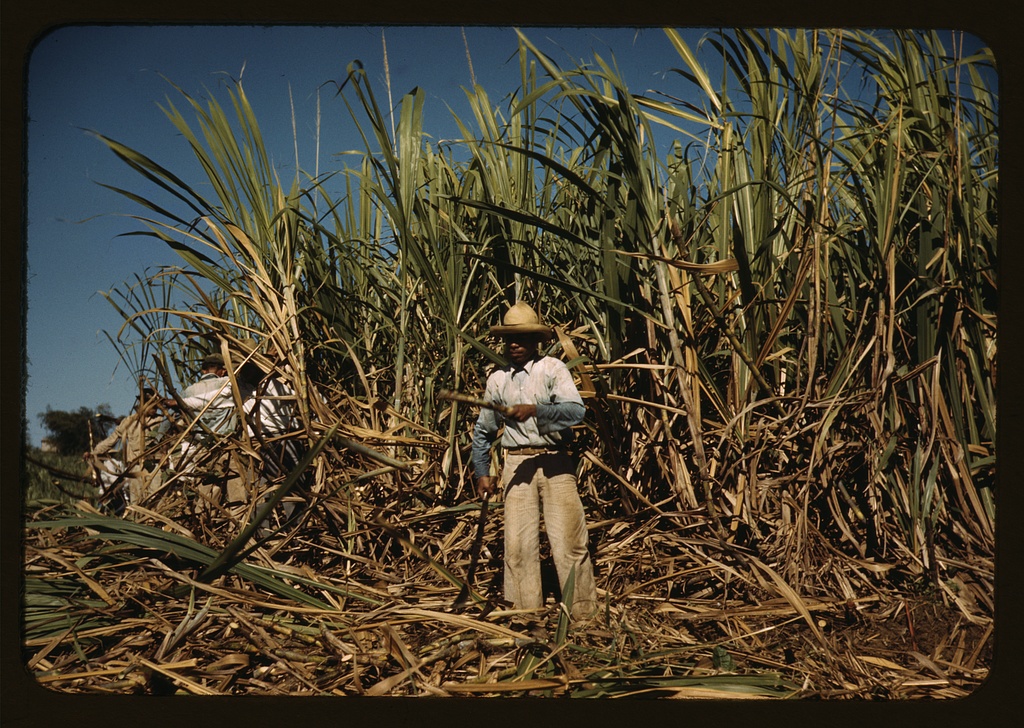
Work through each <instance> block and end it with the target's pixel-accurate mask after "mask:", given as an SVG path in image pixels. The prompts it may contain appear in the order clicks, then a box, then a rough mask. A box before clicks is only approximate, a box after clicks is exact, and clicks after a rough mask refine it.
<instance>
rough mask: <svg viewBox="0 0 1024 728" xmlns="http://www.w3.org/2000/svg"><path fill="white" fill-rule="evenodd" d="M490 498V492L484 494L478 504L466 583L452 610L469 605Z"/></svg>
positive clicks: (463, 584)
mask: <svg viewBox="0 0 1024 728" xmlns="http://www.w3.org/2000/svg"><path fill="white" fill-rule="evenodd" d="M490 498H491V494H490V492H485V493H484V498H483V501H482V502H481V503H480V519H479V520H478V521H477V523H476V538H475V539H474V540H473V551H472V553H471V554H470V557H469V571H468V572H466V581H464V582H463V583H462V589H461V590H460V591H459V596H457V597H456V598H455V601H454V602H453V603H452V608H453V609H459V608H462V607H464V606H466V605H467V604H468V603H469V590H470V587H471V586H472V584H473V574H475V573H476V564H477V562H478V561H479V560H480V547H481V546H482V545H483V542H484V525H485V524H486V523H487V502H488V501H489V500H490Z"/></svg>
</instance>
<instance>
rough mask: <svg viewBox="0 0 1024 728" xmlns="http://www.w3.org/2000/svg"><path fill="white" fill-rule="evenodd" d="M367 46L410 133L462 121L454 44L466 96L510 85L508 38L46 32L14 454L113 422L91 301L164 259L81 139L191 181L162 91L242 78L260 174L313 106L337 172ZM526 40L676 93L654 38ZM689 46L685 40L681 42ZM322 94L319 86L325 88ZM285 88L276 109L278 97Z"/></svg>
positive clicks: (127, 379)
mask: <svg viewBox="0 0 1024 728" xmlns="http://www.w3.org/2000/svg"><path fill="white" fill-rule="evenodd" d="M382 31H383V41H384V42H386V44H387V52H388V70H389V73H390V79H391V89H392V100H393V101H394V103H395V104H397V103H398V102H399V99H400V98H401V96H402V94H404V93H405V92H407V91H409V90H411V89H412V88H413V87H415V86H419V87H421V88H423V90H424V92H425V94H426V109H425V124H424V127H425V130H426V131H427V133H428V134H431V135H433V136H434V138H435V139H436V138H444V137H446V136H447V137H452V136H456V131H455V129H456V128H455V126H454V124H453V123H452V122H451V112H450V111H449V110H448V106H451V107H452V110H453V111H454V113H455V114H457V115H459V116H460V117H468V116H469V112H468V106H467V105H466V103H465V94H464V92H463V90H462V89H463V87H467V86H469V84H470V69H469V64H468V62H467V57H466V46H467V44H468V48H469V53H470V56H471V58H472V68H473V73H474V75H475V78H476V81H477V83H479V84H480V85H482V86H483V87H484V88H485V89H487V91H488V94H489V95H490V98H491V101H492V103H495V104H497V103H499V102H500V101H501V100H502V99H503V98H504V97H505V96H506V95H507V94H509V93H511V92H512V91H513V90H514V89H515V88H516V86H517V85H518V77H519V70H518V63H517V61H516V59H515V53H516V48H517V38H516V34H515V32H514V30H513V29H512V28H511V27H501V28H498V27H472V26H470V27H466V28H465V29H464V32H465V38H466V40H465V42H464V41H463V35H462V34H463V29H462V28H459V27H455V26H448V27H445V26H411V27H397V26H391V27H386V28H382V27H381V26H348V27H325V26H276V27H265V26H139V25H136V26H116V25H115V26H101V25H80V26H69V27H64V28H59V29H57V30H55V31H53V32H51V33H49V34H48V35H46V36H44V37H43V38H42V39H41V40H40V41H39V43H38V44H37V45H36V47H35V48H34V49H33V52H32V54H31V56H30V59H29V64H28V84H27V88H28V98H27V104H28V119H29V121H28V126H27V141H28V169H29V175H28V204H27V220H28V223H27V236H28V239H27V255H28V280H27V292H28V316H27V323H26V335H27V356H28V382H27V389H26V399H25V406H26V417H27V420H28V427H29V442H30V443H31V444H38V443H39V440H40V438H41V437H42V436H43V434H44V432H43V430H42V429H41V427H40V426H39V420H38V414H39V413H41V412H43V411H44V410H45V409H46V408H47V406H49V407H51V408H53V409H57V410H77V409H78V408H79V407H89V408H93V407H96V406H97V405H100V404H108V405H109V406H110V407H111V409H112V410H113V411H114V413H115V414H125V413H127V411H128V410H129V408H130V406H131V403H132V399H133V397H134V391H135V385H134V382H133V381H132V377H131V373H130V372H129V371H128V370H127V369H126V368H125V367H124V366H123V365H121V366H119V365H118V360H117V354H116V352H115V350H114V348H113V346H112V345H111V344H110V343H109V341H108V340H107V339H106V337H105V336H104V335H103V332H104V331H106V332H109V333H110V334H111V335H116V333H117V331H118V329H119V328H120V326H121V323H122V319H121V318H120V316H119V315H118V314H117V312H116V311H115V310H114V308H113V307H112V306H111V305H110V304H109V303H108V302H107V300H106V299H105V298H103V296H101V295H100V294H99V293H98V291H109V290H111V289H112V288H115V287H120V286H122V285H123V284H124V283H125V281H128V280H130V279H133V278H134V276H135V275H137V274H139V275H141V274H142V273H144V271H145V270H146V269H147V268H155V267H158V266H160V265H173V264H177V263H179V259H178V258H177V257H176V255H175V254H174V253H173V252H171V251H170V250H169V249H167V248H166V247H164V246H163V245H162V244H160V243H158V242H157V241H155V240H151V239H148V238H139V237H118V236H119V235H123V234H124V233H127V232H130V231H134V230H138V229H140V226H139V224H138V223H136V222H134V221H133V220H131V219H129V218H127V217H126V215H129V214H133V213H136V214H137V213H139V212H141V210H140V209H139V208H137V207H135V206H133V205H132V204H131V203H130V202H129V201H127V200H125V199H124V198H122V197H121V196H119V195H118V194H116V193H114V192H112V191H110V190H107V189H105V188H103V187H102V186H100V184H99V183H104V184H109V185H113V186H115V187H124V188H128V189H130V190H139V189H140V184H141V178H140V177H139V176H138V175H137V173H135V172H132V171H131V170H129V169H128V168H127V167H126V166H125V165H124V164H123V163H121V162H120V161H119V160H117V159H116V158H115V157H114V155H113V154H112V153H111V152H110V151H108V150H107V148H106V147H105V146H104V145H103V144H102V143H101V142H100V141H99V140H97V139H96V138H95V137H93V136H92V135H90V134H89V133H88V132H87V131H86V130H93V131H96V132H99V133H101V134H104V135H105V136H108V137H112V138H114V139H116V140H117V141H119V142H122V143H124V144H126V145H127V146H129V147H131V148H133V149H136V150H138V151H140V152H142V153H144V154H147V155H148V156H150V157H152V158H153V159H154V160H155V161H157V162H158V163H160V164H162V165H163V166H164V167H166V168H168V169H170V170H172V171H174V172H175V173H177V174H178V175H179V176H181V177H182V178H183V179H185V180H186V181H188V182H191V183H195V182H198V181H200V180H201V179H202V177H201V173H200V172H199V170H198V167H197V165H196V163H195V161H194V158H193V157H192V155H191V153H190V152H189V150H188V147H187V144H186V143H185V141H184V140H183V139H182V138H181V137H180V136H179V135H178V134H177V131H176V130H175V129H174V127H173V126H172V125H171V123H170V121H169V120H168V119H167V118H166V117H165V116H164V114H163V112H162V111H161V110H160V109H159V108H158V106H157V104H165V103H166V101H167V99H170V100H172V101H173V102H174V103H175V105H176V106H178V108H179V109H181V110H182V111H183V113H184V114H185V116H186V118H192V117H191V116H190V114H189V112H188V111H187V110H186V109H184V107H183V105H182V103H181V102H182V98H181V96H180V94H179V92H178V91H176V90H175V89H174V88H173V87H172V86H171V85H170V83H169V82H173V83H174V84H176V85H177V86H180V87H181V88H182V89H183V90H184V91H186V92H187V93H189V94H190V95H192V96H193V97H195V98H197V99H203V98H207V97H208V96H209V94H210V93H211V92H212V93H213V95H214V96H215V97H216V98H217V99H218V100H219V101H221V102H222V103H227V97H226V95H225V93H224V86H223V84H224V81H225V80H226V79H228V78H238V77H239V76H240V77H241V78H242V81H243V85H244V88H245V91H246V94H247V95H248V96H249V98H250V101H251V103H252V105H253V107H254V109H255V113H256V115H257V119H258V121H259V123H260V126H261V129H262V132H263V134H264V137H265V140H266V142H267V146H268V149H269V150H270V153H271V154H272V155H273V156H274V160H275V165H276V166H277V168H278V169H279V170H280V171H281V173H282V175H283V176H284V177H285V178H287V177H288V176H290V175H291V174H292V173H293V172H294V166H295V163H294V137H293V133H292V121H291V104H292V103H294V106H295V116H296V123H297V136H298V141H299V155H300V164H301V165H302V166H303V167H305V168H306V169H307V170H311V169H312V167H313V164H314V161H315V156H316V154H315V149H316V148H315V144H314V140H315V138H316V128H315V124H316V103H317V94H318V89H319V90H320V91H319V93H320V103H321V129H320V154H319V156H320V159H319V164H320V171H321V172H323V171H325V170H327V169H330V168H332V165H333V166H334V168H339V167H340V164H341V163H340V162H339V161H338V160H337V157H336V156H335V155H336V154H337V153H338V152H341V151H344V150H349V149H359V148H360V140H359V138H358V137H357V136H356V135H355V133H354V131H355V130H354V125H353V122H352V121H351V119H350V118H348V116H347V112H346V110H345V108H344V106H343V104H342V103H341V101H340V100H339V99H337V98H335V97H334V96H333V86H331V85H330V83H329V82H331V81H340V80H341V79H343V78H344V75H345V69H346V67H347V65H348V64H349V63H350V62H351V61H353V60H356V59H358V60H360V61H361V62H362V63H363V64H364V67H365V68H366V70H367V72H368V74H369V76H370V78H371V80H372V82H373V83H374V90H375V93H376V94H377V96H378V100H380V101H381V103H384V102H385V101H386V98H387V96H386V86H385V77H384V63H383V42H382ZM524 32H525V33H526V35H527V36H528V37H529V38H530V40H531V41H532V42H533V43H535V44H536V45H537V46H538V47H539V48H540V49H541V50H542V51H544V52H546V53H548V54H549V55H550V56H551V57H552V58H554V59H555V60H556V61H557V62H559V63H560V64H561V65H563V67H566V66H571V65H573V63H572V60H573V59H576V60H579V59H584V60H586V61H588V62H589V61H591V60H592V58H593V55H594V53H597V54H599V55H601V56H602V57H603V58H605V59H606V60H608V59H610V57H611V56H614V58H615V60H616V62H617V63H618V64H619V66H620V68H621V69H622V70H623V73H624V75H625V78H626V81H627V84H628V85H629V88H630V89H631V90H634V91H642V90H644V89H648V88H652V87H655V88H658V89H659V90H663V91H668V92H673V91H674V92H675V93H677V94H682V93H683V89H684V87H685V85H684V83H683V82H682V81H681V80H679V79H678V78H676V77H674V76H672V74H669V75H668V76H666V71H668V69H670V68H671V67H673V66H677V65H679V62H678V56H677V55H676V53H675V51H674V50H673V49H672V47H671V45H670V43H669V41H668V39H667V38H666V37H665V35H664V33H663V32H662V31H660V30H658V29H644V30H642V31H638V30H636V29H631V28H587V29H579V28H576V29H574V28H533V29H530V28H527V29H524ZM700 34H701V33H700V32H699V31H692V32H689V33H687V38H688V40H692V41H694V42H695V41H696V39H697V38H698V37H699V35H700ZM325 84H328V85H326V86H325ZM289 90H290V94H291V96H290V97H289Z"/></svg>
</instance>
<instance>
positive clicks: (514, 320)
mask: <svg viewBox="0 0 1024 728" xmlns="http://www.w3.org/2000/svg"><path fill="white" fill-rule="evenodd" d="M552 333H553V332H552V330H551V327H550V326H547V325H545V324H543V323H541V320H540V316H538V315H537V312H536V311H534V310H533V309H532V308H530V306H529V305H527V304H525V303H523V302H522V301H520V302H519V303H517V304H516V305H515V306H512V307H511V308H510V309H509V310H508V311H506V312H505V318H503V319H502V320H501V326H492V327H491V335H492V336H513V335H515V334H538V335H540V336H541V338H544V339H550V338H551V336H552Z"/></svg>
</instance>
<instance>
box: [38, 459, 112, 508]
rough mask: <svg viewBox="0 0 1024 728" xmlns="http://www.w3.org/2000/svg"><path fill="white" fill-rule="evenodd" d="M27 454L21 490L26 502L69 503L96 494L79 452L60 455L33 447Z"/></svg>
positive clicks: (93, 483)
mask: <svg viewBox="0 0 1024 728" xmlns="http://www.w3.org/2000/svg"><path fill="white" fill-rule="evenodd" d="M27 455H28V456H27V458H26V461H25V472H24V484H23V489H22V492H23V493H24V499H25V500H24V502H25V504H26V505H29V506H32V505H33V504H35V503H40V502H47V501H50V502H52V501H57V502H60V503H73V502H74V501H77V500H80V499H82V498H84V499H86V500H91V499H94V498H95V497H96V495H97V492H96V486H95V482H94V481H93V479H92V477H91V474H90V473H89V466H88V465H87V464H86V463H85V462H84V461H83V460H82V457H81V455H77V456H76V455H61V454H60V453H55V452H43V451H42V450H38V449H36V448H31V449H30V450H29V451H28V454H27Z"/></svg>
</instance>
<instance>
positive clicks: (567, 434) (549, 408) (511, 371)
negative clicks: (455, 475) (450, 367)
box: [473, 356, 586, 477]
mask: <svg viewBox="0 0 1024 728" xmlns="http://www.w3.org/2000/svg"><path fill="white" fill-rule="evenodd" d="M484 399H486V400H488V401H490V402H494V403H495V404H500V405H505V406H507V407H511V406H513V405H517V404H532V405H536V406H537V416H536V417H531V418H529V419H528V420H526V422H516V421H515V420H512V419H509V418H507V417H504V416H502V415H501V414H499V413H498V412H496V411H495V410H492V409H481V410H480V415H479V417H477V421H476V425H475V427H474V428H473V469H474V472H475V473H476V475H477V476H478V477H479V476H481V475H487V474H488V472H489V470H490V449H491V444H492V443H493V442H494V440H495V439H496V437H497V433H498V429H499V427H500V426H501V425H502V424H504V426H505V431H504V432H503V433H502V436H501V444H502V446H503V447H505V448H517V447H565V446H567V445H568V444H569V443H571V442H572V439H573V435H572V429H571V428H572V426H573V425H577V424H579V423H580V422H582V421H583V416H584V415H585V414H586V407H585V406H584V405H583V398H582V397H580V393H579V391H577V389H576V384H575V382H573V380H572V374H570V373H569V369H568V368H567V367H566V366H565V364H564V363H563V362H562V361H561V360H559V359H555V358H554V357H551V356H542V357H538V358H536V359H531V360H530V361H528V362H526V364H525V365H524V366H523V367H522V368H521V369H518V368H516V367H514V366H512V365H509V366H507V367H503V368H501V369H496V370H495V371H493V372H491V375H490V376H489V377H488V378H487V386H486V388H485V390H484Z"/></svg>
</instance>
